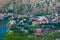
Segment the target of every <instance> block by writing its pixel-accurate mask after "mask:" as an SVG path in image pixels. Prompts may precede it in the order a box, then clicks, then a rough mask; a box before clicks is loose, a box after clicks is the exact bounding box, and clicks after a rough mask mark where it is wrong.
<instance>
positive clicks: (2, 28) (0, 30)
mask: <svg viewBox="0 0 60 40" xmlns="http://www.w3.org/2000/svg"><path fill="white" fill-rule="evenodd" d="M7 23H8V19H4V20H0V40H3V39H4V37H5V36H6V34H7V29H8V28H7V26H6V25H7Z"/></svg>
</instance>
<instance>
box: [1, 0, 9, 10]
mask: <svg viewBox="0 0 60 40" xmlns="http://www.w3.org/2000/svg"><path fill="white" fill-rule="evenodd" d="M9 1H10V0H0V9H2V7H3V6H4V5H5V4H6V3H7V2H9Z"/></svg>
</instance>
